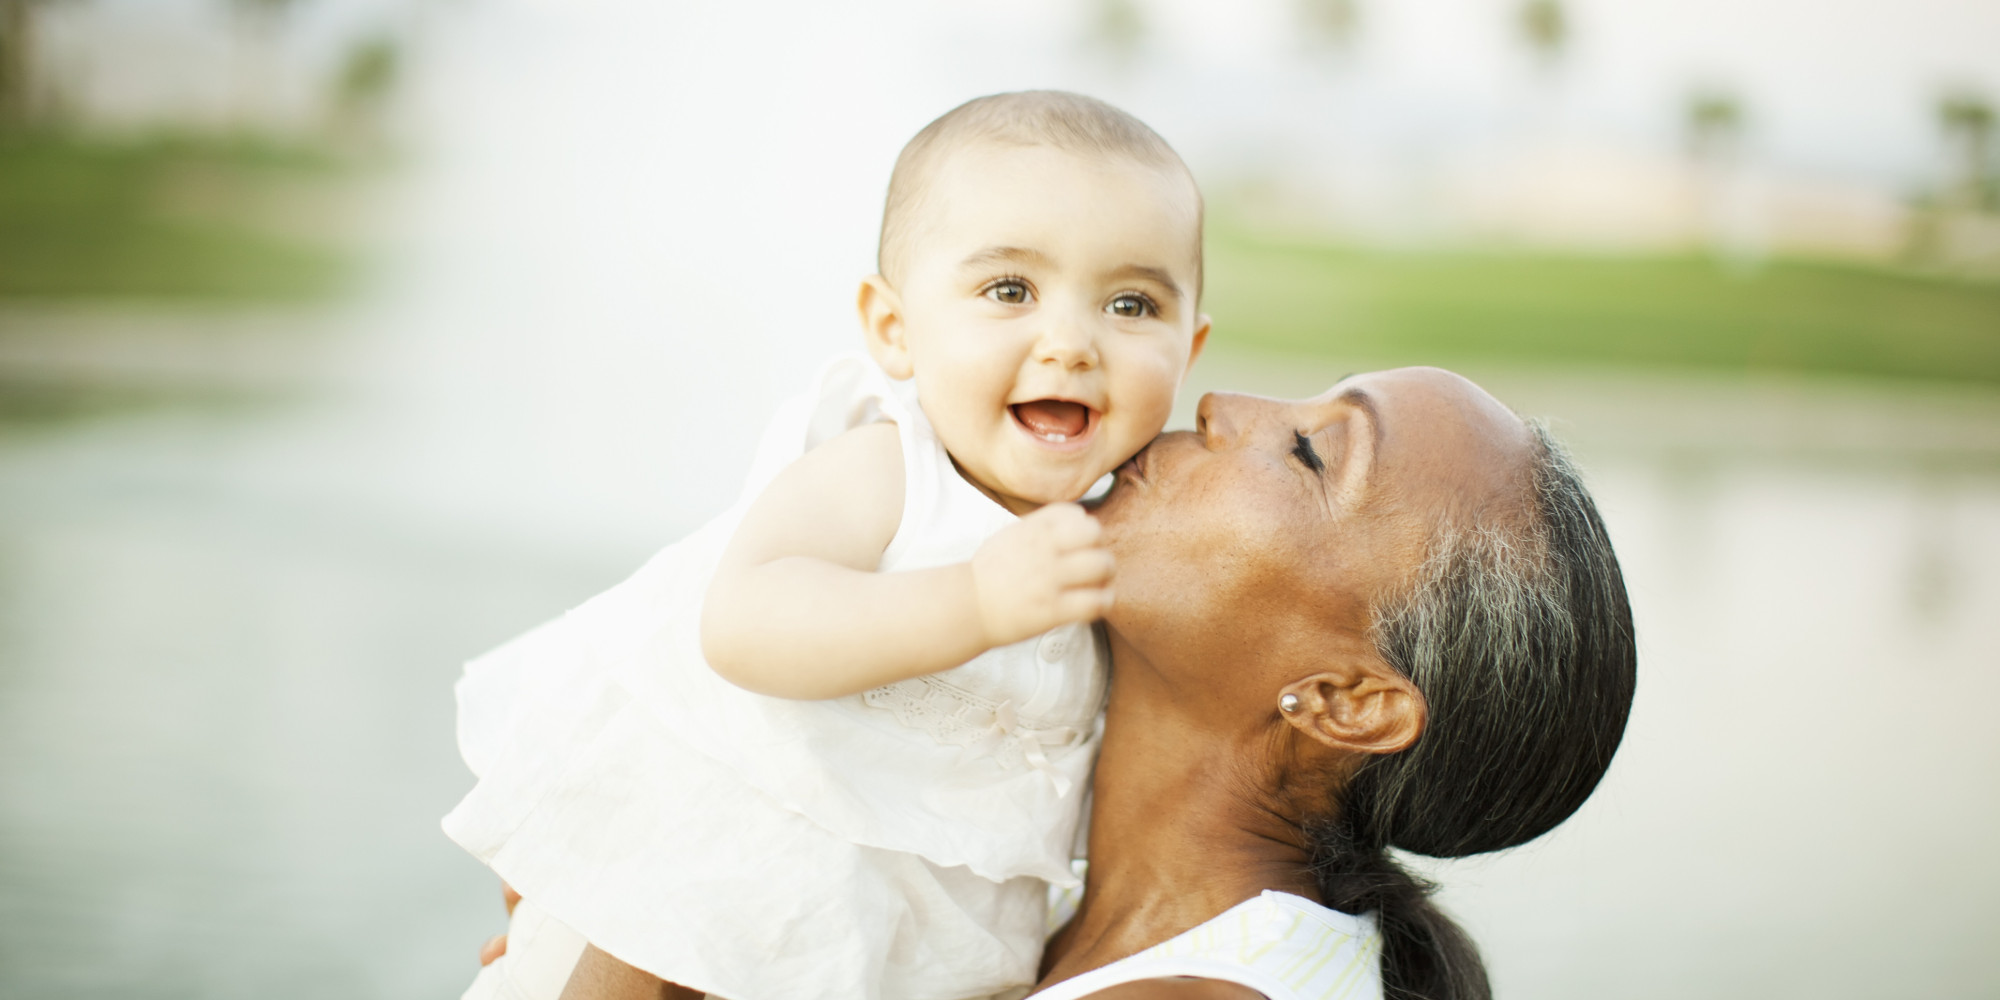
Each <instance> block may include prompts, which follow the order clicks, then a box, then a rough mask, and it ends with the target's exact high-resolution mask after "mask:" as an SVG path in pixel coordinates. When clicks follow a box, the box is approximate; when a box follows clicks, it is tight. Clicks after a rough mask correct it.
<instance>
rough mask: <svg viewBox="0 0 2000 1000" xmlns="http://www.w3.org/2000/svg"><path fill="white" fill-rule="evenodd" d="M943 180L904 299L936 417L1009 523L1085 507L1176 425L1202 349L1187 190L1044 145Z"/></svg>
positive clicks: (916, 239)
mask: <svg viewBox="0 0 2000 1000" xmlns="http://www.w3.org/2000/svg"><path fill="white" fill-rule="evenodd" d="M937 170H938V173H937V175H936V176H935V177H933V178H932V182H931V185H930V188H929V190H928V191H927V192H926V200H925V202H924V207H923V208H921V209H920V211H922V212H923V213H924V215H923V216H922V217H920V218H919V219H918V220H916V225H917V228H916V230H915V231H914V232H913V234H912V236H913V238H912V240H911V242H910V249H909V257H908V263H907V265H906V266H905V267H904V268H903V272H904V274H903V280H902V284H901V287H900V288H898V289H897V290H896V292H897V298H898V299H899V301H900V310H899V311H900V318H901V323H902V329H903V341H904V344H905V347H906V350H907V356H908V363H909V368H910V369H911V371H912V372H913V373H914V375H915V377H916V381H917V394H918V396H919V397H920V398H921V399H922V401H923V406H924V412H925V414H926V415H928V416H929V417H930V420H931V423H932V424H933V425H934V426H935V427H936V429H937V432H938V437H939V438H940V439H941V440H942V442H943V444H944V446H945V448H946V450H948V451H949V452H951V455H952V458H953V459H954V460H955V461H956V462H957V463H958V465H959V468H960V470H961V471H962V472H963V473H964V474H965V475H966V476H967V478H969V479H971V480H972V481H973V483H974V484H975V485H978V486H980V487H981V488H982V489H984V490H985V491H986V492H987V493H988V494H989V495H991V496H992V497H993V498H994V499H996V500H998V501H999V502H1000V503H1001V504H1003V505H1004V506H1006V507H1008V508H1009V509H1011V510H1014V511H1016V512H1017V513H1019V512H1025V511H1027V510H1031V509H1033V508H1035V507H1038V506H1040V505H1042V504H1045V503H1053V502H1056V501H1062V500H1074V499H1076V498H1077V497H1080V496H1082V495H1083V493H1084V492H1085V491H1086V490H1088V489H1089V488H1090V486H1091V484H1092V483H1094V482H1096V481H1097V479H1098V478H1099V477H1101V476H1103V475H1104V474H1105V473H1107V472H1109V471H1111V470H1112V469H1115V468H1117V467H1118V465H1119V464H1120V463H1122V462H1124V461H1125V460H1126V459H1128V458H1130V457H1132V455H1133V454H1134V453H1135V452H1137V451H1138V450H1139V449H1140V448H1142V447H1144V446H1145V445H1146V443H1147V442H1148V441H1151V440H1152V439H1153V436H1154V435H1156V434H1158V433H1159V432H1160V429H1161V428H1162V427H1163V426H1165V424H1166V422H1167V416H1168V414H1169V412H1171V410H1172V409H1173V404H1174V393H1175V392H1176V390H1178V389H1179V387H1180V383H1181V377H1182V376H1183V375H1184V374H1185V373H1186V372H1187V367H1188V364H1189V363H1190V361H1191V360H1192V356H1193V354H1194V353H1196V352H1197V351H1198V350H1199V348H1200V343H1201V340H1202V339H1203V338H1205V337H1206V335H1207V331H1208V320H1207V318H1206V317H1204V316H1199V315H1197V314H1196V312H1195V284H1196V281H1197V280H1198V267H1199V264H1198V254H1199V250H1200V247H1199V239H1200V230H1199V207H1198V204H1197V201H1196V195H1195V192H1194V190H1193V187H1192V185H1191V183H1190V182H1189V181H1188V180H1187V178H1186V177H1185V176H1181V175H1178V174H1175V173H1171V172H1168V171H1165V170H1161V169H1158V168H1154V167H1149V166H1145V165H1142V164H1138V163H1133V162H1130V161H1127V160H1124V159H1119V158H1107V159H1095V158H1087V157H1079V156H1075V155H1072V154H1069V153H1066V152H1062V151H1060V150H1056V149H1051V148H1048V147H1041V146H1028V147H1009V146H1000V145H986V144H982V145H977V146H973V147H970V148H967V149H963V150H959V151H957V152H955V153H954V154H953V155H952V156H950V157H949V158H948V159H947V160H946V161H945V162H943V163H941V164H939V165H938V167H937Z"/></svg>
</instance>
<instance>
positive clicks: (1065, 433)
mask: <svg viewBox="0 0 2000 1000" xmlns="http://www.w3.org/2000/svg"><path fill="white" fill-rule="evenodd" d="M1008 409H1010V410H1013V411H1014V422H1015V423H1017V424H1020V425H1021V427H1022V429H1023V430H1026V431H1027V432H1028V433H1029V434H1032V435H1034V436H1035V437H1037V438H1040V439H1041V440H1043V441H1047V442H1049V443H1050V444H1063V443H1066V442H1068V441H1072V440H1075V439H1076V438H1079V437H1082V436H1083V435H1084V434H1085V433H1087V432H1088V431H1089V430H1090V424H1091V415H1092V412H1093V411H1092V410H1091V409H1090V407H1088V406H1085V405H1083V404H1082V403H1072V402H1070V401H1069V400H1067V399H1037V400H1032V401H1030V402H1026V403H1015V404H1014V405H1013V406H1010V407H1008Z"/></svg>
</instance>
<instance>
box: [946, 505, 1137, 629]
mask: <svg viewBox="0 0 2000 1000" xmlns="http://www.w3.org/2000/svg"><path fill="white" fill-rule="evenodd" d="M1103 539H1104V529H1102V528H1100V527H1098V524H1097V519H1096V518H1093V517H1091V516H1090V515H1089V514H1086V513H1084V510H1083V508H1082V507H1079V506H1077V505H1076V504H1073V503H1052V504H1049V505H1048V506H1046V507H1043V508H1042V509H1040V510H1038V511H1035V512H1034V513H1032V514H1029V515H1028V516H1026V517H1024V518H1022V519H1021V520H1020V522H1019V523H1016V524H1012V525H1009V526H1008V527H1007V528H1005V529H1003V530H1002V531H1000V532H999V533H998V534H995V535H994V536H993V537H991V538H989V539H987V540H986V543H985V544H984V545H981V546H980V547H979V551H978V552H977V553H976V554H974V555H973V557H972V584H973V590H974V591H975V593H976V594H977V599H978V602H979V624H980V628H981V634H982V635H983V636H984V637H985V639H986V645H987V647H988V648H993V647H996V646H1005V645H1007V644H1009V643H1015V642H1020V641H1021V640H1023V639H1026V638H1029V637H1030V636H1036V635H1040V634H1042V633H1043V632H1047V631H1048V630H1050V629H1052V628H1055V627H1056V626H1058V625H1067V624H1069V623H1070V622H1090V621H1096V620H1097V619H1099V618H1102V617H1104V613H1105V612H1107V611H1109V610H1111V574H1112V570H1113V569H1114V568H1115V567H1114V564H1113V561H1112V558H1111V550H1110V549H1108V548H1106V547H1105V546H1104V542H1103Z"/></svg>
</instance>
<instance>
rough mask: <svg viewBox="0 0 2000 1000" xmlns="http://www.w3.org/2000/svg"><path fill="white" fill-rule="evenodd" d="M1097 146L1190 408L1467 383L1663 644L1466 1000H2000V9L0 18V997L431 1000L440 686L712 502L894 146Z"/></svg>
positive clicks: (1128, 1) (625, 1) (1480, 871)
mask: <svg viewBox="0 0 2000 1000" xmlns="http://www.w3.org/2000/svg"><path fill="white" fill-rule="evenodd" d="M1026 87H1065V88H1071V89H1077V90H1082V91H1085V92H1088V93H1092V94H1096V95H1099V96H1102V97H1105V98H1107V99H1109V100H1112V101H1113V102H1115V103H1118V104H1120V105H1122V106H1124V107H1126V108H1128V109H1129V110H1131V111H1133V112H1135V113H1137V114H1138V115H1139V116H1141V117H1142V118H1144V119H1146V120H1147V121H1148V122H1150V123H1152V124H1153V125H1154V126H1155V127H1156V128H1157V129H1159V130H1160V131H1161V132H1162V133H1163V134H1164V135H1165V136H1166V137H1167V138H1168V139H1169V140H1170V141H1172V142H1173V143H1175V144H1176V146H1177V147H1178V148H1180V149H1181V150H1182V152H1183V153H1184V154H1185V156H1186V157H1187V159H1188V160H1189V161H1190V163H1191V164H1192V165H1193V167H1194V169H1195V172H1196V174H1197V175H1198V176H1199V178H1200V179H1201V181H1202V183H1203V185H1204V187H1205V189H1206V191H1207V193H1208V196H1209V202H1210V209H1211V211H1210V219H1211V227H1210V232H1209V267H1210V272H1209V273H1210V285H1209V292H1208V299H1207V303H1206V305H1207V308H1208V310H1209V311H1210V312H1211V313H1212V314H1213V315H1214V317H1215V323H1216V326H1215V331H1216V332H1215V337H1214V340H1213V342H1212V344H1213V346H1212V348H1211V350H1210V353H1209V355H1208V357H1207V358H1205V359H1204V361H1203V363H1202V365H1201V367H1200V368H1199V369H1198V371H1197V373H1196V376H1195V382H1196V383H1197V385H1196V386H1194V387H1193V389H1192V391H1190V392H1189V393H1188V394H1187V396H1186V398H1185V400H1184V403H1185V404H1186V405H1185V406H1184V410H1186V409H1189V408H1191V405H1192V403H1193V400H1194V399H1195V397H1196V395H1197V394H1198V391H1200V390H1204V389H1207V388H1214V387H1224V386H1226V387H1229V388H1234V389H1245V390H1252V391H1263V392H1270V393H1281V394H1283V393H1308V392H1314V391H1317V390H1319V389H1321V388H1323V387H1324V386H1325V385H1327V384H1328V383H1329V382H1331V381H1332V380H1333V379H1334V378H1336V377H1338V376H1339V375H1341V374H1343V373H1345V372H1347V371H1350V370H1356V369H1361V368H1366V367H1375V366H1380V365H1385V364H1393V363H1411V362H1425V363H1436V364H1444V365H1448V366H1452V367H1456V368H1458V369H1460V370H1462V371H1465V372H1466V373H1468V374H1470V375H1472V376H1474V377H1475V378H1478V379H1480V380H1481V381H1482V382H1484V383H1485V384H1487V385H1488V386H1489V387H1490V388H1491V389H1493V390H1494V391H1495V392H1496V394H1498V395H1500V396H1501V397H1502V398H1503V399H1505V400H1507V401H1508V402H1510V403H1511V404H1513V405H1515V406H1516V407H1517V408H1519V409H1521V410H1523V411H1524V412H1528V413H1537V414H1544V415H1547V416H1549V417H1551V418H1553V419H1554V421H1555V424H1556V426H1557V428H1558V431H1559V433H1561V434H1562V435H1563V436H1565V437H1566V438H1568V439H1569V440H1570V441H1571V442H1572V443H1573V444H1574V445H1575V447H1576V448H1577V450H1578V451H1579V453H1580V456H1581V458H1582V460H1583V463H1584V465H1585V467H1586V469H1587V471H1588V473H1589V475H1590V477H1591V479H1592V481H1593V483H1594V485H1595V487H1596V489H1597V493H1598V496H1599V498H1600V499H1601V501H1602V504H1603V508H1604V511H1605V515H1606V517H1607V519H1608V521H1609V523H1610V526H1611V530H1612V532H1613V534H1614V536H1615V538H1616V541H1617V543H1618V546H1619V551H1620V553H1621V555H1622V557H1623V558H1624V561H1625V565H1626V568H1627V572H1628V574H1629V579H1630V583H1631V588H1632V594H1633V600H1634V606H1635V609H1636V615H1637V618H1638V625H1639V629H1640V642H1641V649H1642V660H1641V672H1642V673H1641V686H1640V695H1639V701H1638V705H1637V708H1636V711H1635V714H1634V716H1633V722H1632V728H1631V730H1630V734H1629V736H1628V738H1627V741H1626V744H1625V747H1624V749H1623V750H1622V751H1621V754H1620V757H1619V759H1618V762H1617V764H1616V765H1615V766H1614V768H1613V769H1612V772H1611V774H1610V777H1609V778H1608V780H1607V782H1606V784H1605V785H1604V787H1603V788H1602V789H1601V790H1600V791H1599V793H1598V794H1597V796H1596V797H1595V798H1594V799H1593V800H1592V801H1591V802H1590V803H1589V804H1588V805H1587V806H1586V807H1585V808H1584V810H1583V811H1582V812H1581V813H1580V814H1579V815H1578V816H1577V818H1576V819H1575V820H1574V821H1572V822H1571V823H1569V824H1567V825H1566V826H1565V827H1563V828H1562V829H1561V830H1560V831H1558V832H1557V833H1556V834H1554V835H1552V836H1550V837H1548V838H1546V839H1545V840H1543V841H1541V842H1538V843H1536V844H1534V845H1531V846H1529V847H1526V848H1524V849H1520V850H1517V851H1514V852H1512V853H1510V854H1507V855H1505V856H1502V857H1499V858H1494V859H1485V860H1478V861H1473V862H1467V863H1460V864H1456V865H1450V866H1436V868H1435V870H1436V874H1437V877H1438V878H1439V879H1440V880H1441V881H1443V882H1444V883H1445V885H1446V889H1445V891H1444V899H1445V901H1446V903H1447V904H1448V905H1449V906H1450V907H1451V908H1452V909H1453V910H1454V911H1455V912H1456V913H1458V914H1459V915H1460V916H1461V917H1462V918H1463V919H1464V920H1465V921H1466V922H1467V923H1468V924H1469V925H1470V927H1471V928H1472V930H1473V931H1474V933H1475V935H1476V936H1477V937H1478V939H1479V940H1480V942H1481V943H1482V945H1483V946H1484V948H1485V950H1486V953H1487V956H1488V960H1489V963H1490V965H1491V967H1492V969H1493V971H1494V975H1495V978H1496V981H1497V986H1498V992H1499V994H1500V996H1502V997H1506V998H1550V1000H1563V998H1579V1000H1581V998H1601V997H1646V998H1651V997H1659V998H1666V997H1676V998H1678V997H1687V996H1712V997H1744V998H1749V997H1758V998H1763V997H1772V996H1811V997H1822V998H1850V997H1851V998H1862V997H1896V998H1901V997H1939V998H1949V997H1968V998H1969V997H2000V963H1996V961H1995V958H1994V955H1995V948H1994V944H1993V941H1994V939H1995V937H1996V935H2000V853H1996V851H2000V724H1996V722H1995V718H1994V717H1995V714H1996V711H1995V709H1994V707H1993V706H1994V705H1996V704H2000V136H1996V133H1995V106H1996V102H2000V0H1813V2H1808V0H1730V2H1723V0H1529V2H1521V0H1238V2H1234V3H1229V4H1220V3H1200V2H1197V0H1089V2H1079V0H1060V2H1059V0H1022V2H1015V3H1011V4H1007V5H998V4H964V3H921V2H917V0H873V2H855V3H808V2H803V0H800V2H790V3H754V2H738V3H721V2H714V3H693V2H683V3H677V4H666V3H660V2H656V0H0V996H4V997H8V998H14V997H20V998H69V997H79V998H80V997H111V996H117V997H141V998H155V997H157V998H182V997H186V998H239V997H240V998H263V997H307V998H310V997H343V998H352V997H393V998H403V997H409V998H419V997H453V996H456V995H457V993H458V991H459V990H460V989H462V988H463V986H464V984H465V983H466V982H467V981H468V979H469V978H470V976H471V975H472V972H473V970H474V962H473V951H474V948H475V947H476V946H477V944H478V942H479V941H480V940H481V939H482V938H484V937H485V936H486V935H488V934H490V933H492V932H494V931H495V930H497V929H499V927H500V925H501V916H500V906H499V901H498V898H497V891H496V889H495V886H494V883H493V879H492V878H491V876H490V875H489V874H487V873H486V872H485V871H484V870H483V869H482V868H480V867H479V866H478V865H477V864H476V863H475V862H473V861H471V860H470V859H468V858H467V857H465V856H463V855H462V854H461V853H460V852H459V851H458V850H457V849H456V848H454V847H453V846H452V845H451V844H449V843H448V842H447V841H446V840H445V839H444V837H443V836H442V835H441V834H440V833H439V832H438V829H437V819H438V817H439V816H440V815H442V814H443V813H444V812H445V811H446V810H447V809H448V808H449V807H450V806H451V805H452V804H453V803H454V802H455V801H456V799H457V797H458V795H460V794H461V793H462V792H463V791H464V790H465V788H466V787H467V786H468V784H469V781H470V776H469V775H468V774H467V773H466V772H465V770H464V768H463V766H462V765H461V764H460V763H459V761H458V759H457V755H456V751H455V748H454V745H453V741H452V732H451V726H452V705H451V697H450V685H451V682H452V680H453V679H454V677H455V676H456V674H457V671H458V669H459V665H460V663H461V662H462V661H464V660H465V659H466V658H467V657H469V656H472V655H475V654H477V653H479V652H481V651H483V650H484V649H486V648H488V647H491V646H493V645H495V644H497V643H498V642H500V641H502V640H504V639H506V638H508V637H509V636H511V635H513V634H514V633H516V632H519V631H521V630H523V629H525V628H527V627H529V626H531V625H534V624H536V623H537V622H539V621H541V620H543V619H545V618H547V617H550V616H552V615H554V614H557V613H559V612H560V611H561V610H563V609H564V608H565V607H568V606H570V605H572V604H574V603H575V602H577V601H579V600H581V599H582V598H584V597H585V596H587V595H589V594H591V593H593V592H595V591H597V590H599V589H601V588H603V587H605V586H607V585H609V584H611V583H612V582H614V581H616V580H617V579H619V578H620V577H621V576H622V575H623V574H624V573H625V572H627V571H629V570H630V569H632V568H633V567H635V566H636V565H637V564H638V563H639V561H640V560H641V559H642V558H643V557H644V556H646V555H647V554H648V553H649V552H651V551H652V550H653V549H655V548H657V547H658V546H660V545H662V544H664V543H666V542H668V541H671V540H672V539H674V538H675V537H677V536H678V535H680V534H681V533H683V532H685V531H687V530H688V529H689V528H691V527H692V526H693V525H695V524H697V523H699V522H700V520H701V519H703V518H704V517H705V516H707V515H709V514H711V513H713V512H715V511H716V510H718V509H719V508H720V507H721V506H722V505H723V504H724V503H725V502H726V501H727V499H728V498H729V497H730V496H731V495H732V494H733V492H734V490H735V488H736V481H737V477H738V476H740V475H741V474H742V472H743V471H744V469H745V467H746V465H747V456H746V448H747V447H748V446H749V444H750V443H751V442H752V440H753V439H754V436H755V434H756V432H757V430H758V427H759V425H760V422H761V420H762V419H763V417H764V415H765V414H766V413H767V412H768V409H769V407H770V406H771V404H772V403H773V402H774V401H775V400H776V399H778V398H780V397H781V396H782V395H783V394H785V393H786V392H788V391H790V390H791V389H793V388H794V387H796V386H797V385H798V384H799V382H800V380H801V378H802V377H803V376H804V375H805V374H806V373H808V372H809V371H811V370H812V368H813V367H815V366H816V364H817V363H818V362H819V361H820V360H821V359H822V358H823V357H824V356H826V355H827V354H829V353H831V352H833V351H837V350H841V349H844V348H848V347H850V346H851V345H853V344H855V343H856V337H855V333H854V328H853V323H852V320H851V317H850V303H851V301H852V293H853V289H854V286H855V282H856V280H857V279H858V278H860V277H861V276H862V275H864V274H866V273H867V272H869V271H870V270H871V269H872V259H873V249H874V230H875V225H876V222H877V215H878V212H879V210H880V199H881V195H882V192H883V188H884V185H885V183H886V180H887V175H888V171H889V167H890V164H891V163H892V161H893V159H894V157H895V155H896V152H897V150H898V148H899V147H900V146H901V144H902V142H903V141H904V140H905V139H906V138H907V137H908V136H909V135H910V134H912V133H913V132H914V131H915V130H916V129H917V128H919V127H920V126H921V125H922V124H923V123H924V122H926V121H928V120H929V119H930V118H932V117H933V116H935V115H937V114H939V113H941V112H943V111H944V110H946V109H948V108H949V107H951V106H952V105H954V104H956V103H958V102H960V101H961V100H964V99H966V98H969V97H972V96H976V95H978V94H982V93H988V92H993V91H998V90H1008V89H1020V88H1026Z"/></svg>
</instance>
